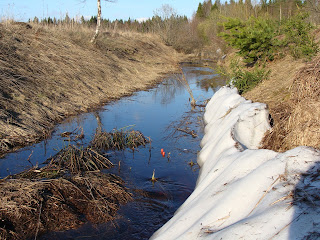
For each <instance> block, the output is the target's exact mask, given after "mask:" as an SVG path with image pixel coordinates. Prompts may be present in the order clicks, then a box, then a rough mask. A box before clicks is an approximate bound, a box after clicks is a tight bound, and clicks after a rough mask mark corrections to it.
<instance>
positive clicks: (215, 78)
mask: <svg viewBox="0 0 320 240" xmlns="http://www.w3.org/2000/svg"><path fill="white" fill-rule="evenodd" d="M225 84H226V79H225V77H223V76H220V75H218V74H216V75H209V76H208V77H207V78H203V79H202V80H201V81H197V87H200V88H201V89H205V90H206V91H207V92H208V90H209V89H210V88H211V89H212V90H214V91H215V90H216V89H217V88H220V87H221V86H223V85H225Z"/></svg>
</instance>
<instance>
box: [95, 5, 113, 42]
mask: <svg viewBox="0 0 320 240" xmlns="http://www.w3.org/2000/svg"><path fill="white" fill-rule="evenodd" d="M104 1H106V2H116V0H104ZM97 5H98V15H97V27H96V32H95V34H94V36H93V37H92V38H91V41H90V42H91V43H93V42H95V41H96V39H97V37H98V35H99V32H100V26H101V0H97Z"/></svg>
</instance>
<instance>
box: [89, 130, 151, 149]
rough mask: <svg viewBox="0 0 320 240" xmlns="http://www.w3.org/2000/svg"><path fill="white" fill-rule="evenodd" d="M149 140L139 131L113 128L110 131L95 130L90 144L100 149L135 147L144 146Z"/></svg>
mask: <svg viewBox="0 0 320 240" xmlns="http://www.w3.org/2000/svg"><path fill="white" fill-rule="evenodd" d="M150 141H151V140H150V139H149V138H146V137H145V136H144V135H143V134H142V133H141V132H140V131H135V130H126V129H120V130H117V129H114V130H112V131H111V132H105V131H97V132H96V134H95V136H94V138H93V140H92V141H91V146H92V147H93V148H95V149H101V150H109V149H116V150H122V149H125V148H130V149H135V148H137V147H139V146H145V145H146V144H148V143H150Z"/></svg>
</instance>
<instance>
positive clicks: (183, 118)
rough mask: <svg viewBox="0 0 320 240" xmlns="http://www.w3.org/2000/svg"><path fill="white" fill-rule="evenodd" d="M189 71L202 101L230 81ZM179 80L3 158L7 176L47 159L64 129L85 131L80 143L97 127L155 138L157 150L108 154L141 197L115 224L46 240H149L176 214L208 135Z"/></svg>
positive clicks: (75, 121) (202, 70)
mask: <svg viewBox="0 0 320 240" xmlns="http://www.w3.org/2000/svg"><path fill="white" fill-rule="evenodd" d="M182 70H183V72H184V74H185V76H186V78H187V81H188V83H189V85H190V88H191V89H192V92H193V95H194V97H195V98H196V100H197V102H202V101H203V100H206V99H209V98H210V97H212V95H213V93H214V91H215V90H216V89H217V88H218V87H219V86H221V85H223V84H224V81H222V80H221V81H220V80H218V81H217V83H214V84H211V83H210V79H213V78H214V77H217V76H216V73H215V72H214V71H213V70H212V69H210V68H208V67H201V66H194V65H189V64H184V65H182ZM177 77H178V76H173V77H169V78H167V79H166V80H165V81H163V82H162V83H161V84H160V85H159V86H158V87H156V88H155V89H151V90H148V91H142V92H138V93H136V94H134V95H132V96H130V97H126V98H123V99H121V100H119V101H117V102H114V103H111V104H108V105H106V106H105V107H104V108H103V109H102V110H101V111H98V112H93V113H86V114H82V115H81V116H78V117H75V118H72V119H71V120H69V121H65V122H64V123H63V124H61V125H59V126H57V127H56V129H55V131H54V133H53V134H52V138H51V139H48V140H47V141H46V142H41V143H39V144H35V145H34V146H31V147H28V148H25V149H23V150H20V151H19V152H17V153H13V154H8V155H7V156H6V157H5V158H4V159H1V160H0V174H1V177H4V176H6V175H7V174H8V173H16V172H19V171H21V170H23V169H24V168H26V167H29V165H30V164H29V163H28V162H27V161H26V159H28V156H29V155H30V153H31V152H33V154H32V156H31V158H30V161H31V162H32V163H33V164H36V162H38V163H39V164H40V163H42V162H43V161H44V160H45V159H47V158H49V157H50V156H53V155H54V154H56V153H57V151H59V150H60V149H61V148H62V147H64V146H66V144H68V142H65V141H63V138H62V137H61V136H60V134H61V133H63V132H66V131H70V132H72V131H74V130H75V129H80V128H83V131H84V138H83V139H81V140H77V142H76V143H77V144H80V145H83V146H86V145H87V144H88V143H89V142H90V141H91V138H92V136H93V134H94V133H95V132H96V129H97V127H98V129H100V130H104V131H111V130H112V129H114V128H122V127H126V126H127V127H128V126H130V128H134V129H135V130H139V131H141V132H142V133H143V134H144V135H145V136H150V137H151V139H152V144H151V147H150V146H147V147H145V148H139V149H137V150H136V151H132V150H125V151H114V152H108V158H109V159H110V160H111V161H112V162H113V163H114V164H115V165H117V166H118V167H115V168H112V169H110V170H106V172H111V173H115V174H117V175H120V177H121V178H123V179H124V180H125V181H126V183H127V187H128V188H130V189H132V192H133V194H134V197H135V200H134V201H133V202H131V203H129V204H127V205H125V206H123V207H122V208H121V210H120V211H119V215H118V217H117V218H116V219H114V221H113V222H110V223H106V224H100V225H98V226H96V225H92V224H90V223H86V224H85V225H83V226H82V227H80V228H79V229H76V230H69V231H65V232H54V233H48V234H46V235H44V236H42V238H41V239H80V238H81V239H139V240H140V239H148V238H149V237H150V236H151V234H152V233H153V232H155V231H156V230H157V229H158V228H160V227H161V226H162V225H163V224H164V223H165V222H166V221H168V220H169V219H170V218H171V217H172V215H173V214H174V212H175V211H176V209H177V208H178V207H179V206H180V205H181V204H182V203H183V202H184V201H185V199H186V198H187V197H188V196H189V195H190V194H191V192H192V190H193V189H194V186H195V183H196V179H197V176H198V168H197V167H196V166H194V167H190V165H189V164H188V163H190V162H191V161H192V162H196V158H197V151H199V150H200V147H199V142H200V139H201V138H202V136H203V131H202V130H203V124H202V121H201V120H202V114H203V112H202V110H203V109H202V108H199V107H197V108H196V109H195V110H191V107H190V103H189V102H188V99H189V97H190V96H189V93H188V91H187V90H186V88H185V86H184V85H183V83H182V82H181V81H178V80H177ZM209 83H210V84H209ZM178 127H180V128H184V127H186V128H189V129H190V130H193V131H194V132H196V133H197V137H196V138H193V137H192V136H190V135H189V134H186V133H183V132H181V131H176V130H177V128H178ZM161 148H163V149H164V150H165V152H166V154H168V153H170V158H169V159H168V158H167V157H163V156H162V155H161V154H160V149H161ZM166 156H167V155H166ZM119 163H120V164H119ZM7 169H8V170H7ZM153 170H155V174H156V178H157V179H158V181H157V182H155V183H154V184H153V183H152V182H151V181H150V178H151V176H152V173H153Z"/></svg>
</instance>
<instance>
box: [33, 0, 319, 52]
mask: <svg viewBox="0 0 320 240" xmlns="http://www.w3.org/2000/svg"><path fill="white" fill-rule="evenodd" d="M301 13H306V14H307V17H306V18H304V21H308V22H310V23H311V24H318V23H320V5H319V4H318V0H269V1H267V0H261V1H260V2H257V1H253V0H239V1H235V0H230V1H228V2H227V1H225V2H224V3H221V2H220V0H216V1H214V2H213V1H212V0H205V1H204V2H202V3H199V5H198V8H197V9H196V11H195V13H194V15H193V17H192V18H191V19H188V18H187V17H186V16H180V15H178V14H177V13H176V11H175V9H173V8H171V7H170V6H169V5H163V6H162V7H161V8H160V9H157V10H156V11H155V15H154V16H153V17H152V18H151V19H148V20H146V21H141V22H140V21H137V20H131V19H128V20H114V21H110V20H108V19H102V23H101V25H102V29H106V30H107V31H110V30H124V31H137V32H143V33H156V34H159V35H160V36H161V38H162V39H163V40H164V41H165V43H166V44H167V45H171V46H173V47H174V48H175V49H177V50H181V51H185V52H192V51H193V50H195V49H197V48H202V47H203V46H204V45H206V44H211V45H212V44H213V45H216V46H217V48H223V46H224V45H225V44H224V41H223V40H222V38H221V37H218V36H219V34H220V33H221V32H223V31H224V30H225V29H224V27H223V23H225V22H227V21H228V20H229V19H230V18H234V19H239V20H241V21H247V20H249V19H250V18H264V19H268V20H273V21H275V22H278V23H281V22H284V21H286V20H288V19H291V18H292V17H294V16H296V15H297V14H301ZM29 21H30V22H34V23H39V24H43V25H50V26H60V25H63V26H69V27H74V26H78V25H81V26H86V27H92V28H94V27H95V26H96V23H97V17H95V16H93V17H91V18H90V19H85V18H84V17H83V16H82V17H80V18H77V19H75V18H70V17H69V16H68V14H66V16H65V18H64V19H56V18H50V17H48V18H44V19H41V20H39V19H38V18H34V19H33V20H29Z"/></svg>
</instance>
